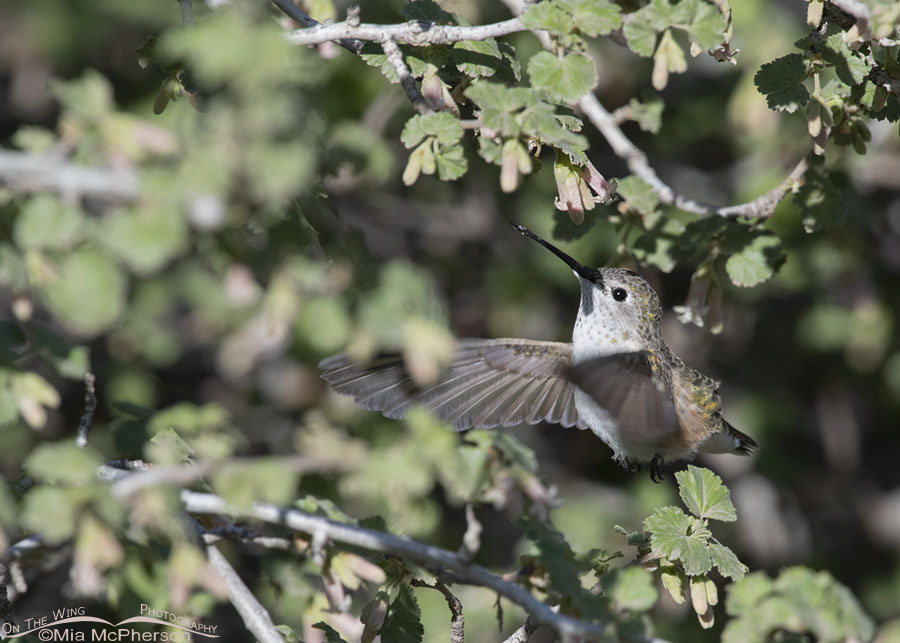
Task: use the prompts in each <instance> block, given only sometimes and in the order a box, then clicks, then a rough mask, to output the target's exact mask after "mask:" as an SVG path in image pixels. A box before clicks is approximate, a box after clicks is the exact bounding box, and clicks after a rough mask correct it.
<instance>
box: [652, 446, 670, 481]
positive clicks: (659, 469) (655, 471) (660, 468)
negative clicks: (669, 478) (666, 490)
mask: <svg viewBox="0 0 900 643" xmlns="http://www.w3.org/2000/svg"><path fill="white" fill-rule="evenodd" d="M665 477H666V469H665V464H663V457H662V456H661V455H660V454H659V453H657V454H656V455H654V456H653V459H652V460H651V461H650V479H651V480H652V481H653V482H662V481H663V478H665Z"/></svg>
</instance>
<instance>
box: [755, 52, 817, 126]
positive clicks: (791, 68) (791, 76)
mask: <svg viewBox="0 0 900 643" xmlns="http://www.w3.org/2000/svg"><path fill="white" fill-rule="evenodd" d="M806 77H807V69H806V65H805V63H804V61H803V56H802V55H801V54H788V55H787V56H782V57H781V58H776V59H775V60H773V61H772V62H769V63H766V64H765V65H763V66H762V67H760V69H759V71H758V72H756V76H754V77H753V82H754V83H756V87H757V88H758V89H759V91H760V93H761V94H763V95H765V97H766V103H767V104H768V105H769V109H775V110H779V111H786V112H788V113H793V112H795V111H797V109H798V108H800V107H805V106H806V103H807V102H808V101H809V91H808V90H807V89H806V86H805V85H804V84H803V81H804V80H806Z"/></svg>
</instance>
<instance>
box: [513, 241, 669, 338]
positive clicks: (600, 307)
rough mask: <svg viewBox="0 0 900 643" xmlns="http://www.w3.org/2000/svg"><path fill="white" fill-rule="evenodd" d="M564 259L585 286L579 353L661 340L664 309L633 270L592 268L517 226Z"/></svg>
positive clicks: (578, 322) (576, 335) (577, 327)
mask: <svg viewBox="0 0 900 643" xmlns="http://www.w3.org/2000/svg"><path fill="white" fill-rule="evenodd" d="M513 227H514V228H516V229H517V230H518V231H519V232H521V233H522V234H523V235H525V236H526V237H529V238H530V239H533V240H535V241H537V242H538V243H540V244H541V245H542V246H544V247H545V248H547V249H548V250H549V251H550V252H552V253H553V254H555V255H556V256H557V257H559V258H560V259H562V260H563V261H564V262H566V264H567V265H568V266H569V267H570V268H571V269H572V272H574V273H575V276H576V277H578V281H579V282H580V283H581V306H580V308H579V309H578V319H577V320H576V322H575V332H574V335H573V338H572V339H573V343H574V344H575V351H576V353H577V352H580V348H581V347H582V346H583V347H591V350H597V349H599V350H600V351H601V352H626V351H632V350H643V349H645V348H647V346H648V345H651V344H653V343H655V342H654V340H656V339H657V338H658V337H659V323H660V318H661V317H662V306H661V305H660V303H659V297H658V296H657V294H656V291H654V290H653V288H652V287H651V286H650V284H648V283H647V281H646V280H644V278H643V277H641V276H640V275H639V274H637V273H636V272H634V271H633V270H625V269H623V268H590V267H588V266H585V265H582V264H580V263H578V262H577V261H575V260H574V259H573V258H572V257H570V256H569V255H567V254H566V253H565V252H563V251H562V250H560V249H559V248H557V247H556V246H554V245H553V244H551V243H548V242H547V241H544V240H543V239H541V238H540V237H538V236H537V235H536V234H534V233H533V232H531V231H530V230H528V229H527V228H525V227H524V226H520V225H516V224H513Z"/></svg>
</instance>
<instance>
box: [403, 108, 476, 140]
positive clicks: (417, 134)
mask: <svg viewBox="0 0 900 643" xmlns="http://www.w3.org/2000/svg"><path fill="white" fill-rule="evenodd" d="M429 136H434V137H435V138H436V139H437V142H438V143H440V144H441V145H452V144H453V143H456V142H458V141H459V140H460V139H461V138H462V136H463V128H462V125H460V124H459V119H457V118H455V117H454V116H453V114H450V113H448V112H439V113H437V114H418V115H416V116H413V117H412V118H411V119H409V120H408V121H407V122H406V125H405V126H404V127H403V132H402V133H401V134H400V140H401V141H402V142H403V145H404V146H405V147H406V149H411V148H413V147H415V146H416V145H418V144H419V143H420V142H421V141H422V140H424V139H425V138H427V137H429Z"/></svg>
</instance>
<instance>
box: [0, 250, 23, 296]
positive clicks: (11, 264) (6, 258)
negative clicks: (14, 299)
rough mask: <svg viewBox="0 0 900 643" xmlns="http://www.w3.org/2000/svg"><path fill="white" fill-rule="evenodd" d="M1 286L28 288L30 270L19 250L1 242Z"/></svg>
mask: <svg viewBox="0 0 900 643" xmlns="http://www.w3.org/2000/svg"><path fill="white" fill-rule="evenodd" d="M0 286H5V287H6V288H7V289H9V290H12V291H14V292H15V291H21V290H25V289H26V288H28V270H27V269H26V268H25V262H24V261H23V260H22V256H21V255H20V254H19V251H18V250H16V249H15V248H13V247H12V245H10V244H8V243H0Z"/></svg>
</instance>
